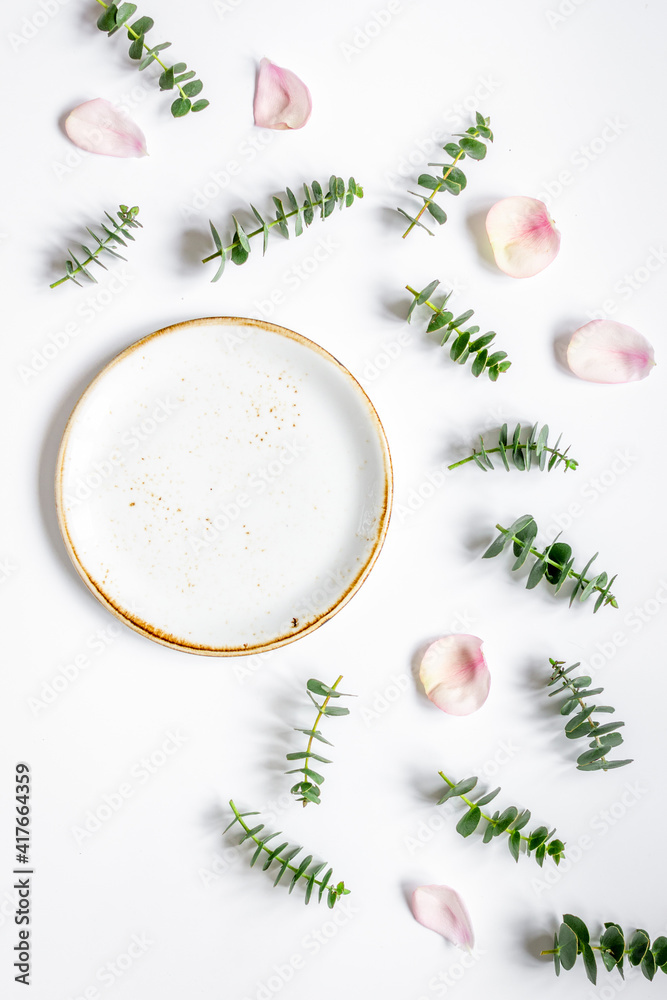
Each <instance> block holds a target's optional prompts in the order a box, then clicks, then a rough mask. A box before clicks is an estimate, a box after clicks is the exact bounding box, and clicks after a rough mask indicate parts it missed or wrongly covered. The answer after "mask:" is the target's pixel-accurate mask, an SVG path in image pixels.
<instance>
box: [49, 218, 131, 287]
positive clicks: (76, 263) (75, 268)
mask: <svg viewBox="0 0 667 1000" xmlns="http://www.w3.org/2000/svg"><path fill="white" fill-rule="evenodd" d="M104 214H105V215H106V217H107V219H108V220H109V222H110V223H111V225H112V227H113V228H112V229H109V227H108V226H107V225H106V223H104V222H102V223H100V227H101V228H102V230H103V231H104V233H105V234H106V235H105V237H104V239H101V238H100V237H99V236H97V235H96V234H95V233H94V232H93V231H92V229H88V227H86V228H87V229H88V232H89V233H90V235H91V236H92V237H93V239H94V240H95V242H96V243H97V246H96V247H95V249H94V250H90V249H89V247H87V246H84V245H83V244H82V245H81V249H82V250H83V254H84V255H85V256H84V259H83V260H78V259H77V258H76V257H75V256H74V254H73V253H72V251H71V250H68V253H69V255H70V258H71V259H70V260H66V261H65V272H66V273H65V275H64V277H62V278H59V279H58V281H54V282H53V284H51V285H49V288H57V287H58V285H62V284H63V283H64V282H65V281H73V282H74V283H75V284H77V285H79V286H80V287H81V282H80V281H77V277H76V276H77V275H81V276H85V277H86V278H88V279H89V280H90V281H92V282H94V283H95V284H97V278H96V277H95V275H94V274H92V272H91V271H89V270H88V269H87V268H88V265H89V264H99V266H100V267H101V268H103V269H104V270H105V271H106V270H107V268H106V265H104V264H103V263H102V261H101V260H100V259H99V257H100V254H101V253H108V254H111V256H112V257H117V258H118V259H119V260H125V257H123V256H122V254H119V253H118V252H117V249H116V248H117V247H119V246H123V247H124V246H127V243H125V240H131V241H132V242H134V236H133V235H132V233H131V232H130V229H141V228H143V227H142V225H141V223H140V222H137V215H138V214H139V208H138V207H137V206H136V205H135V206H134V207H133V208H128V207H127V205H119V211H118V212H117V213H116V214H117V216H118V221H116V220H115V219H114V217H113V216H112V215H109V213H108V212H105V213H104Z"/></svg>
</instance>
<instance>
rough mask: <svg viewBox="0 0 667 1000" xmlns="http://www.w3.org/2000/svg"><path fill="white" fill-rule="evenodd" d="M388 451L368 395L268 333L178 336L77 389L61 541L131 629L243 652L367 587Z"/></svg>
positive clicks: (305, 350)
mask: <svg viewBox="0 0 667 1000" xmlns="http://www.w3.org/2000/svg"><path fill="white" fill-rule="evenodd" d="M391 493H392V474H391V460H390V456H389V449H388V447H387V441H386V438H385V435H384V431H383V429H382V425H381V423H380V421H379V419H378V416H377V414H376V412H375V410H374V408H373V406H372V404H371V402H370V400H369V399H368V397H367V396H366V394H365V392H364V391H363V389H362V388H361V386H360V385H359V384H358V382H356V380H355V379H354V378H353V377H352V375H351V374H350V373H349V372H348V371H347V369H345V368H344V367H343V366H342V365H341V364H340V363H339V362H338V361H336V359H335V358H334V357H332V355H330V354H329V353H328V352H327V351H325V350H323V349H322V348H321V347H319V346H318V345H317V344H314V343H313V342H312V341H309V340H306V339H305V337H301V336H299V334H296V333H292V332H291V331H290V330H285V329H283V328H282V327H279V326H274V325H273V324H271V323H265V322H262V321H257V320H251V319H234V318H229V317H225V318H209V319H200V320H191V321H190V322H186V323H178V324H176V325H175V326H170V327H167V328H166V329H164V330H159V331H158V332H157V333H154V334H152V335H151V336H149V337H146V338H145V339H143V340H140V341H138V343H136V344H133V345H132V346H131V347H128V348H127V350H125V351H123V352H122V354H119V355H118V357H116V358H115V359H114V360H113V361H112V362H111V363H110V364H108V365H107V366H106V368H104V369H103V370H102V371H101V372H100V374H99V375H98V376H97V377H96V378H95V379H94V380H93V382H92V383H91V384H90V386H89V387H88V388H87V389H86V391H85V392H84V394H83V396H82V397H81V399H80V400H79V402H78V403H77V405H76V407H75V409H74V411H73V413H72V415H71V417H70V419H69V423H68V424H67V427H66V430H65V434H64V436H63V441H62V444H61V448H60V455H59V458H58V468H57V475H56V502H57V507H58V518H59V522H60V527H61V531H62V534H63V538H64V540H65V544H66V546H67V549H68V551H69V554H70V556H71V558H72V560H73V562H74V564H75V566H76V568H77V570H78V572H79V573H80V575H81V577H82V578H83V580H84V581H85V583H86V584H87V586H88V587H89V588H90V590H91V591H92V592H93V593H94V594H95V596H96V597H97V598H98V599H99V600H100V601H101V602H102V603H103V604H104V605H105V606H106V607H107V608H109V609H110V610H111V611H113V612H114V613H115V614H116V615H117V616H118V617H119V618H121V619H122V620H123V621H124V622H126V623H127V624H128V625H129V626H131V627H132V628H134V629H136V630H137V631H138V632H141V633H142V634H143V635H146V636H148V637H149V638H151V639H154V640H156V641H157V642H161V643H164V644H165V645H168V646H174V647H176V648H178V649H182V650H186V651H188V652H192V653H204V654H209V655H218V656H224V655H238V654H241V653H254V652H260V651H262V650H267V649H271V648H273V647H275V646H281V645H283V644H284V643H287V642H291V641H292V640H293V639H296V638H297V637H299V636H302V635H305V634H306V633H307V632H310V631H312V630H313V629H314V628H317V626H318V625H320V624H321V623H322V622H323V621H326V619H328V618H330V617H331V616H332V615H333V614H335V613H336V611H338V610H339V609H340V608H341V607H342V606H343V605H344V604H345V603H346V602H347V601H348V600H349V599H350V597H352V595H353V594H354V593H355V592H356V591H357V590H358V589H359V587H360V586H361V584H362V583H363V581H364V579H365V578H366V576H367V575H368V573H369V572H370V570H371V567H372V566H373V563H374V562H375V559H376V558H377V556H378V553H379V551H380V548H381V546H382V542H383V540H384V536H385V534H386V531H387V525H388V521H389V513H390V508H391Z"/></svg>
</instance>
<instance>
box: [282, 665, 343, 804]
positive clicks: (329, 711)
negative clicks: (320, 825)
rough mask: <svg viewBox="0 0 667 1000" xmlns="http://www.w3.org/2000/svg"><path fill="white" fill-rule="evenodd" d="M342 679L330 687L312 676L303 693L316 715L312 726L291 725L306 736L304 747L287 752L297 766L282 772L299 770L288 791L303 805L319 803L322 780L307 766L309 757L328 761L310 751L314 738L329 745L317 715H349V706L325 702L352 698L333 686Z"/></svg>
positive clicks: (309, 760)
mask: <svg viewBox="0 0 667 1000" xmlns="http://www.w3.org/2000/svg"><path fill="white" fill-rule="evenodd" d="M342 679H343V675H342V674H341V675H340V677H338V678H337V679H336V680H335V681H334V683H333V684H332V685H331V687H329V686H328V684H324V683H323V682H322V681H318V680H316V679H315V678H314V677H311V679H310V680H309V681H308V683H307V684H306V693H307V695H308V697H309V698H310V700H311V701H312V703H313V705H314V706H315V708H316V709H317V718H316V719H315V724H314V725H313V728H312V729H298V728H297V727H296V726H295V727H294V729H295V732H297V733H304V734H305V735H306V736H307V737H308V745H307V747H306V749H305V750H299V751H297V752H295V753H288V754H287V760H298V761H301V762H302V763H301V767H296V768H294V769H293V770H291V771H287V772H286V774H303V778H302V780H301V781H297V783H296V785H293V787H292V788H291V789H290V791H291V793H292V795H296V796H297V798H298V800H299V802H303V805H304V808H305V806H306V805H307V804H308V803H309V802H314V803H315V805H319V804H320V802H321V799H320V785H321V784H322V782H323V781H324V776H323V775H321V774H319V773H318V772H317V771H315V770H313V768H312V767H310V762H311V760H316V761H318V763H320V764H330V763H331V761H330V760H328V759H327V758H326V757H320V755H319V754H316V753H314V752H313V749H312V746H313V740H318V741H319V742H320V743H326V744H327V746H330V747H331V746H333V743H330V742H329V740H326V739H325V738H324V736H322V733H321V732H320V731H319V729H318V728H317V727H318V725H319V723H320V719H322V717H323V716H331V715H349V714H350V710H349V708H341V707H338V706H336V705H330V704H329V702H330V701H331V699H332V698H353V697H354V695H346V694H343V692H342V691H337V690H336V688H337V687H338V685H339V684H340V682H341V681H342ZM314 695H319V696H320V698H324V701H323V702H322V704H321V705H320V703H319V702H318V701H316V699H315V697H314Z"/></svg>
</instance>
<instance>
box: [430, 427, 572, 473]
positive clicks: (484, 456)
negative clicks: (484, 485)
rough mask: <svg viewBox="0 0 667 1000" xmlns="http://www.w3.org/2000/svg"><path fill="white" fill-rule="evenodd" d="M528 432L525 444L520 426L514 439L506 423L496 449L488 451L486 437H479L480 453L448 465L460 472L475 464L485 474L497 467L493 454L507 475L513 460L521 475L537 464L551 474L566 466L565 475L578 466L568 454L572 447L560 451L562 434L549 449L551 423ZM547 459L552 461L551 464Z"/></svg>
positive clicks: (474, 453) (516, 428) (514, 433)
mask: <svg viewBox="0 0 667 1000" xmlns="http://www.w3.org/2000/svg"><path fill="white" fill-rule="evenodd" d="M528 430H529V434H528V438H527V440H526V441H524V442H522V441H521V433H522V430H521V424H517V425H516V427H515V428H514V431H513V433H512V435H511V437H510V436H508V431H507V424H503V426H502V427H501V428H500V435H499V441H498V446H497V447H494V448H488V447H487V446H486V445H485V444H484V438H483V437H482V435H481V434H480V437H479V451H473V453H472V455H469V456H468V457H467V458H462V459H461V460H460V461H458V462H454V463H453V464H452V465H449V466H447V468H448V469H458V468H459V466H461V465H466V464H467V463H468V462H474V463H475V465H477V466H479V468H480V469H481V470H482V472H486V471H487V469H493V468H495V466H494V464H493V462H492V461H491V459H490V458H489V455H493V454H499V455H500V457H501V459H502V461H503V465H504V466H505V468H506V469H507V471H508V472H509V471H510V466H509V459H511V461H512V464H513V465H514V467H515V469H519V470H520V471H522V472H523V471H526V472H527V471H528V470H529V469H530V468H531V466H532V465H534V464H535V465H537V466H538V467H539V468H540V470H542V471H544V469H545V468H546V469H547V470H548V471H549V472H551V470H552V469H554V468H557V467H558V466H559V465H563V466H564V471H565V472H567V471H568V469H576V468H577V466H578V464H579V463H578V462H576V461H575V460H574V459H573V458H568V457H567V453H568V451H569V450H570V449H569V448H566V449H565V450H564V451H559V450H558V446H559V445H560V439H561V437H562V435H560V437H559V438H558V440H557V441H556V444H555V445H554V446H553V448H551V447H550V446H549V425H548V424H545V425H544V426H543V427H542V428H540V426H539V424H534V425H533V426H532V427H531V428H528ZM549 456H550V457H549ZM547 458H548V459H549V461H548V463H547ZM533 459H534V460H535V461H534V462H533Z"/></svg>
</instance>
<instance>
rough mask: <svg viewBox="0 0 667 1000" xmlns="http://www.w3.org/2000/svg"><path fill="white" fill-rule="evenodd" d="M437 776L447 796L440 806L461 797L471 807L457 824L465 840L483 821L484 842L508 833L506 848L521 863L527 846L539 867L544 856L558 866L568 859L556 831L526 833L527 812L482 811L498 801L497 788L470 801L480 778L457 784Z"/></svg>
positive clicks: (542, 828)
mask: <svg viewBox="0 0 667 1000" xmlns="http://www.w3.org/2000/svg"><path fill="white" fill-rule="evenodd" d="M438 774H439V775H440V777H441V778H442V780H443V781H444V782H445V784H446V785H447V789H446V790H445V793H444V795H443V796H442V797H441V798H440V799H439V800H438V805H442V803H443V802H447V800H448V799H452V798H460V799H461V801H462V802H465V804H466V805H467V806H468V812H467V813H465V815H464V816H462V817H461V819H460V820H459V821H458V823H457V825H456V830H457V832H458V833H460V834H461V836H462V837H469V836H470V834H471V833H474V831H475V830H476V829H477V827H478V826H479V824H480V822H481V821H482V820H484V821H485V823H486V824H487V825H486V829H485V830H484V837H483V840H482V843H484V844H488V843H489V841H491V840H492V839H493V838H494V837H499V836H500V835H501V834H502V833H507V834H508V841H507V846H508V847H509V851H510V854H511V855H512V857H513V858H514V860H515V861H517V862H518V860H519V855H520V853H521V848H522V846H523V845H525V852H526V854H527V855H528V856H530V854H531V852H532V851H534V852H535V860H536V861H537V863H538V865H539V866H540V868H541V867H542V865H543V864H544V859H545V857H550V858H553V860H554V862H555V864H557V865H558V864H560V861H561V858H563V857H565V845H564V844H563V842H562V841H561V840H554V839H553V835H554V833H555V831H554V830H552V831H551V833H550V832H549V830H548V829H547V827H546V826H539V827H537V829H536V830H533V831H532V833H528V834H523V833H521V830H523V828H524V827H525V826H527V824H528V822H529V820H530V812H529V810H528V809H524V810H523V811H521V812H520V811H519V810H518V809H517V808H516V806H509V807H508V808H507V809H505V810H504V812H502V813H501V812H499V811H496V812H494V814H493V815H492V816H489V815H488V814H487V813H484V812H482V810H481V806H484V805H486V804H487V803H488V802H491V801H492V800H493V799H495V797H496V795H498V793H499V792H500V789H499V788H495V789H494V790H493V791H492V792H487V793H486V795H482V796H481V798H479V799H477V801H476V802H474V801H473V800H472V799H470V798H468V795H467V793H468V792H470V791H472V789H473V788H474V787H475V785H476V784H477V780H478V779H477V778H465V779H464V780H463V781H459V782H454V781H450V779H449V778H448V777H447V776H446V775H445V774H443V772H442V771H439V772H438Z"/></svg>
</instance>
